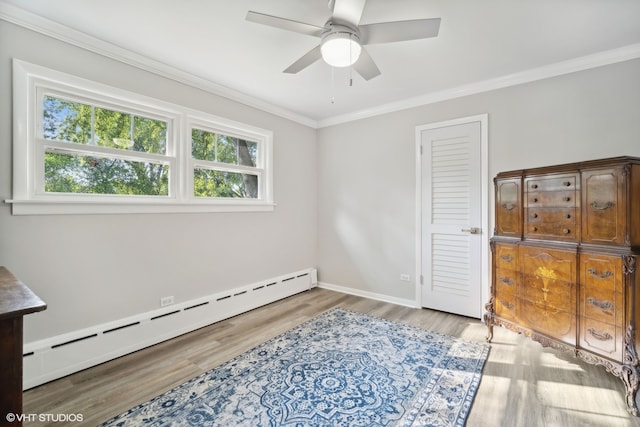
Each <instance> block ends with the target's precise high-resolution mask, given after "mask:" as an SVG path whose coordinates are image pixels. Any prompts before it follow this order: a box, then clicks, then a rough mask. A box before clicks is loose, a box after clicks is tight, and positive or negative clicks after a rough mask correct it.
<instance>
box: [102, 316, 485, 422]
mask: <svg viewBox="0 0 640 427" xmlns="http://www.w3.org/2000/svg"><path fill="white" fill-rule="evenodd" d="M488 353H489V346H488V345H486V344H480V343H474V342H468V341H464V340H461V339H458V338H454V337H450V336H446V335H441V334H438V333H435V332H430V331H426V330H423V329H419V328H415V327H412V326H407V325H402V324H399V323H394V322H390V321H387V320H382V319H378V318H374V317H370V316H367V315H363V314H360V313H355V312H350V311H346V310H342V309H334V310H331V311H329V312H326V313H324V314H322V315H320V316H318V317H315V318H313V319H311V320H310V321H308V322H306V323H304V324H302V325H300V326H298V327H297V328H295V329H292V330H290V331H288V332H286V333H284V334H282V335H280V336H278V337H276V338H273V339H271V340H269V341H267V342H265V343H264V344H261V345H259V346H258V347H255V348H253V349H252V350H249V351H248V352H246V353H244V354H242V355H240V356H238V357H236V358H234V359H233V360H230V361H228V362H226V363H224V364H223V365H221V366H219V367H217V368H215V369H213V370H211V371H209V372H207V373H205V374H202V375H200V376H199V377H196V378H193V379H192V380H190V381H188V382H186V383H184V384H182V385H181V386H179V387H176V388H175V389H173V390H171V391H169V392H167V393H165V394H163V395H160V396H158V397H156V398H154V399H153V400H151V401H149V402H146V403H144V404H142V405H140V406H137V407H135V408H133V409H130V410H129V411H127V412H125V413H123V414H121V415H119V416H117V417H115V418H113V419H111V420H109V421H107V422H106V423H105V424H103V426H140V425H144V426H148V425H149V426H169V425H170V426H224V427H228V426H234V427H235V426H246V427H259V426H263V427H267V426H273V427H276V426H287V427H303V426H305V427H312V426H313V427H315V426H322V427H334V426H344V427H356V426H362V427H373V426H463V425H464V423H465V420H466V418H467V415H468V414H469V410H470V408H471V404H472V402H473V398H474V396H475V393H476V391H477V388H478V385H479V383H480V377H481V375H482V368H483V366H484V362H485V360H486V358H487V356H488Z"/></svg>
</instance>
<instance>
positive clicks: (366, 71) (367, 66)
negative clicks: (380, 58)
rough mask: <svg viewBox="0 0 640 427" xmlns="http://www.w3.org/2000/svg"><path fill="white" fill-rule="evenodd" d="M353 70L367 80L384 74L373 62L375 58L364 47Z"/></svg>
mask: <svg viewBox="0 0 640 427" xmlns="http://www.w3.org/2000/svg"><path fill="white" fill-rule="evenodd" d="M353 68H354V69H355V70H356V71H357V72H358V74H360V75H361V76H362V78H363V79H365V80H371V79H372V78H374V77H377V76H379V75H380V74H382V73H381V72H380V70H379V69H378V66H377V65H376V63H375V62H373V58H371V55H369V52H367V50H366V49H365V48H364V47H363V48H362V52H360V58H358V61H356V63H355V64H353Z"/></svg>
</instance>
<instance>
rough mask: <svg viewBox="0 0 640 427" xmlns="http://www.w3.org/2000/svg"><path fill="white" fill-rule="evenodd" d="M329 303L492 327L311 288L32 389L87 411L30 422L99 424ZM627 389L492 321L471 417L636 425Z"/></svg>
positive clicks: (64, 408) (65, 407) (63, 407)
mask: <svg viewBox="0 0 640 427" xmlns="http://www.w3.org/2000/svg"><path fill="white" fill-rule="evenodd" d="M333 307H343V308H346V309H349V310H353V311H358V312H362V313H366V314H370V315H373V316H377V317H381V318H385V319H389V320H392V321H397V322H401V323H406V324H410V325H413V326H418V327H422V328H425V329H430V330H433V331H438V332H441V333H445V334H449V335H453V336H457V337H460V338H464V339H467V340H472V341H482V342H484V339H485V335H486V328H485V326H484V325H483V324H482V323H481V322H480V320H477V319H470V318H466V317H461V316H456V315H452V314H447V313H442V312H438V311H432V310H426V309H422V310H420V309H412V308H408V307H402V306H397V305H394V304H389V303H384V302H379V301H374V300H370V299H366V298H360V297H356V296H351V295H345V294H341V293H337V292H333V291H328V290H324V289H312V290H310V291H307V292H304V293H302V294H299V295H296V296H293V297H290V298H287V299H284V300H282V301H278V302H275V303H273V304H270V305H267V306H264V307H261V308H258V309H255V310H253V311H250V312H248V313H245V314H242V315H240V316H236V317H234V318H231V319H228V320H224V321H222V322H218V323H216V324H213V325H211V326H208V327H205V328H202V329H199V330H197V331H194V332H192V333H189V334H186V335H183V336H181V337H178V338H175V339H172V340H170V341H167V342H164V343H161V344H158V345H155V346H153V347H150V348H147V349H144V350H141V351H138V352H136V353H133V354H130V355H127V356H124V357H121V358H119V359H116V360H113V361H110V362H107V363H104V364H102V365H99V366H96V367H93V368H90V369H87V370H85V371H82V372H78V373H76V374H73V375H70V376H68V377H65V378H62V379H59V380H57V381H53V382H51V383H48V384H45V385H42V386H39V387H36V388H34V389H31V390H28V391H26V392H25V394H24V413H25V414H82V417H83V420H84V421H83V423H60V422H56V423H49V424H47V423H40V422H31V423H29V422H27V423H25V425H27V426H30V425H33V426H36V425H51V426H64V425H70V426H77V425H80V424H81V425H91V426H94V425H97V424H99V423H101V422H103V421H106V420H108V419H109V418H111V417H113V416H115V415H117V414H119V413H121V412H124V411H126V410H127V409H129V408H131V407H133V406H136V405H138V404H139V403H142V402H145V401H147V400H149V399H151V398H153V397H155V396H157V395H159V394H161V393H163V392H165V391H167V390H169V389H171V388H172V387H175V386H177V385H179V384H181V383H183V382H185V381H186V380H188V379H190V378H192V377H194V376H196V375H199V374H201V373H203V372H206V371H208V370H210V369H212V368H214V367H216V366H218V365H220V364H221V363H223V362H225V361H227V360H229V359H231V358H233V357H234V356H237V355H238V354H241V353H243V352H244V351H246V350H248V349H250V348H252V347H255V346H256V345H258V344H260V343H261V342H264V341H266V340H268V339H270V338H272V337H274V336H276V335H279V334H281V333H283V332H285V331H287V330H288V329H291V328H293V327H295V326H297V325H299V324H300V323H302V322H305V321H307V320H309V319H310V318H312V317H314V316H316V315H317V314H320V313H322V312H324V311H326V310H329V309H331V308H333ZM623 393H624V387H623V384H622V382H621V381H620V380H619V379H617V378H614V377H613V376H611V375H609V374H607V373H606V372H605V371H604V369H603V368H601V367H597V366H591V365H587V364H585V363H583V362H581V361H579V360H576V359H574V358H573V357H571V356H569V355H565V354H562V353H559V352H558V351H555V350H550V349H543V348H542V347H541V346H540V345H539V344H537V343H534V342H532V341H530V340H528V339H526V338H524V337H522V336H520V335H518V334H515V333H513V332H510V331H507V330H505V329H503V328H495V334H494V339H493V342H492V343H491V351H490V353H489V358H488V360H487V362H486V364H485V367H484V371H483V377H482V382H481V383H480V387H479V389H478V393H477V395H476V398H475V400H474V403H473V406H472V408H471V412H470V414H469V418H468V420H467V426H470V427H476V426H478V427H498V426H505V427H514V426H523V427H524V426H526V427H529V426H536V427H537V426H540V427H542V426H544V427H550V426H558V427H560V426H562V427H573V426H640V419H639V418H636V417H633V416H631V415H629V414H628V413H627V411H626V408H625V404H624V399H623ZM230 427H231V426H230Z"/></svg>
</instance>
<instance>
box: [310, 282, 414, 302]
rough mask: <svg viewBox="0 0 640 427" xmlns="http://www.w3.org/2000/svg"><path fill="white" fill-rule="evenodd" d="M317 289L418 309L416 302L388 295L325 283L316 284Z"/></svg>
mask: <svg viewBox="0 0 640 427" xmlns="http://www.w3.org/2000/svg"><path fill="white" fill-rule="evenodd" d="M318 287H319V288H322V289H328V290H330V291H336V292H341V293H343V294H349V295H355V296H358V297H363V298H369V299H374V300H377V301H383V302H389V303H391V304H397V305H403V306H405V307H411V308H420V306H419V304H418V302H417V301H414V300H410V299H403V298H394V297H390V296H389V295H384V294H377V293H374V292H367V291H362V290H359V289H353V288H348V287H345V286H339V285H334V284H332V283H327V282H318Z"/></svg>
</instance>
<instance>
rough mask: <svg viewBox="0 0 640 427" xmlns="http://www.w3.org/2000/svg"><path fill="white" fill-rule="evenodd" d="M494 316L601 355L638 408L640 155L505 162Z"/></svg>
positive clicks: (590, 357)
mask: <svg viewBox="0 0 640 427" xmlns="http://www.w3.org/2000/svg"><path fill="white" fill-rule="evenodd" d="M494 184H495V202H496V206H495V229H494V236H493V238H492V239H491V251H492V255H493V256H492V279H491V299H490V301H489V303H488V304H487V305H486V310H487V312H486V314H485V316H484V319H485V322H486V324H487V327H488V336H487V340H489V341H491V339H492V338H493V327H494V325H499V326H504V327H506V328H508V329H510V330H512V331H515V332H519V333H522V334H525V335H526V336H528V337H530V338H532V339H534V340H536V341H538V342H540V343H541V344H542V345H543V346H549V347H553V348H556V349H560V350H565V351H569V352H571V353H573V354H574V355H575V356H576V357H579V358H580V359H582V360H585V361H586V362H589V363H593V364H598V365H602V366H604V367H605V369H606V370H607V371H609V372H610V373H611V374H613V375H615V376H617V377H619V378H620V379H621V380H622V381H623V382H624V385H625V389H626V403H627V408H628V410H629V412H631V413H632V414H634V415H638V406H637V404H636V393H637V391H638V386H639V381H640V376H639V375H640V362H639V360H638V353H637V348H638V344H639V340H638V338H639V337H637V336H636V326H637V325H638V324H640V289H639V288H640V274H638V273H637V272H636V266H637V261H638V257H639V256H640V158H633V157H617V158H611V159H603V160H594V161H587V162H581V163H572V164H565V165H557V166H549V167H542V168H535V169H527V170H518V171H510V172H503V173H500V174H498V175H497V176H496V177H495V179H494Z"/></svg>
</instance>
